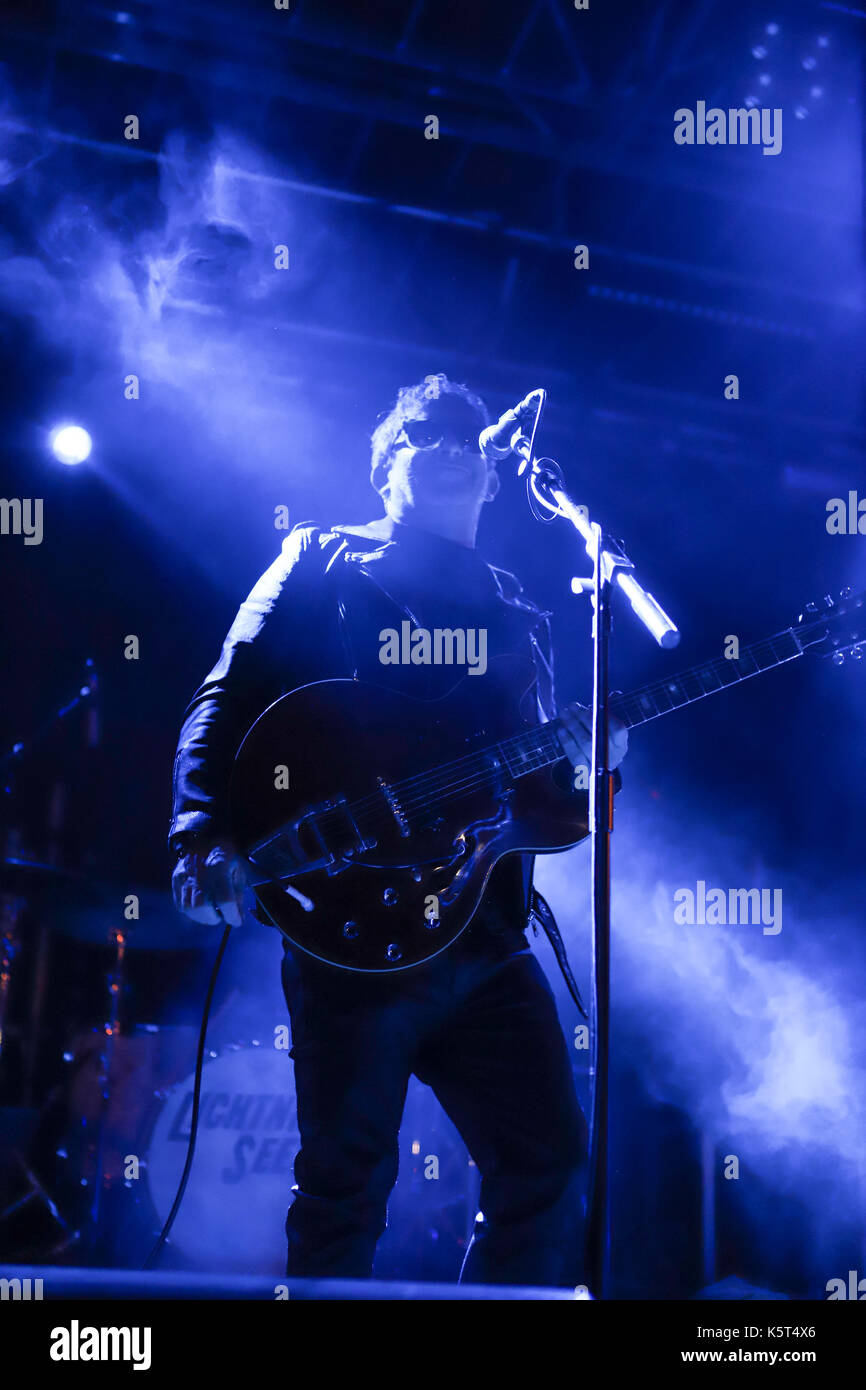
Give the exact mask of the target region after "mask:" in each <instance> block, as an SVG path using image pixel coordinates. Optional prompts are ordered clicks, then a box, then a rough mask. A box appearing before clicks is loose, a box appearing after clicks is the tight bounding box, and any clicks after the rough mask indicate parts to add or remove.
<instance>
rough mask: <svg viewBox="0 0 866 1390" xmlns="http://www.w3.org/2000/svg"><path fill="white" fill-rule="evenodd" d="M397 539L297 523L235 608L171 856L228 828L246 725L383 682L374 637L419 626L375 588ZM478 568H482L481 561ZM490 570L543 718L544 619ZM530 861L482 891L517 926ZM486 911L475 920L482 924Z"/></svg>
mask: <svg viewBox="0 0 866 1390" xmlns="http://www.w3.org/2000/svg"><path fill="white" fill-rule="evenodd" d="M395 532H396V533H397V534H398V535H401V536H402V537H403V538H405V536H406V528H405V527H403V528H400V527H399V526H398V527H396V528H395V524H394V523H393V522H392V521H391V520H390V518H387V517H385V518H382V519H381V520H379V521H375V522H372V523H370V524H369V525H365V526H336V527H333V528H332V529H331V530H329V531H323V530H321V529H319V528H318V527H316V526H314V525H311V524H302V525H300V526H296V527H295V528H294V530H293V531H292V532H291V533H290V534H289V535H288V536H287V537H286V539H285V541H284V542H283V546H282V550H281V553H280V555H279V556H278V557H277V559H276V560H275V561H274V563H273V564H272V565H271V566H270V568H269V569H267V570H266V571H265V573H264V574H263V575H262V577H261V578H260V579H259V581H258V583H257V584H256V585H255V587H254V589H253V590H252V592H251V593H250V595H249V597H248V598H247V599H246V600H245V601H244V603H242V604H241V607H240V609H239V611H238V614H237V616H236V618H235V620H234V622H233V623H232V626H231V629H230V630H229V633H228V635H227V637H226V639H225V642H224V643H223V648H222V652H221V654H220V658H219V660H218V662H217V664H216V665H215V666H214V668H213V670H212V671H210V672H209V674H208V675H207V676H206V678H205V680H204V681H203V682H202V684H201V685H200V686H199V688H198V690H197V691H196V692H195V694H194V696H193V698H192V700H191V701H190V703H189V705H188V707H187V710H186V713H185V716H184V721H183V727H182V729H181V733H180V738H179V742H178V748H177V754H176V757H175V762H174V778H173V807H172V820H171V826H170V830H169V842H170V844H171V845H172V847H173V848H180V847H181V845H182V844H183V843H184V842H185V841H186V840H188V839H189V838H190V837H195V836H199V835H204V836H217V835H224V834H227V833H228V832H229V823H228V786H229V779H230V773H231V767H232V762H233V759H234V756H235V753H236V752H237V749H238V747H239V745H240V743H241V741H242V739H243V737H244V735H245V734H246V732H247V730H248V729H249V727H250V726H251V725H252V724H253V722H254V721H255V720H256V719H257V718H258V716H259V715H260V714H261V713H262V711H263V710H264V709H266V708H267V706H268V705H270V704H271V703H272V702H273V701H274V700H276V699H278V698H279V696H280V695H282V694H285V693H286V692H287V691H289V690H292V689H294V688H296V687H297V686H300V685H305V684H308V683H309V682H311V681H317V680H325V679H329V678H334V677H339V676H342V677H345V676H354V677H356V678H360V679H370V680H376V681H378V682H379V683H381V682H382V673H383V668H382V667H381V665H380V664H378V661H376V662H375V664H372V665H371V664H369V663H370V661H371V658H372V654H373V653H374V652H375V651H376V650H377V648H378V642H377V641H374V635H375V634H378V632H379V630H380V629H381V627H383V626H387V625H390V626H394V627H397V628H398V629H399V625H400V622H401V621H402V620H403V619H405V618H406V617H407V616H408V617H409V618H410V619H415V615H414V614H413V613H412V612H411V610H410V609H409V608H408V607H407V606H406V605H405V603H404V602H403V601H402V600H401V598H399V597H395V596H394V595H392V594H391V593H390V592H389V590H388V588H387V587H386V584H385V583H384V582H383V579H384V575H385V574H386V573H387V572H388V571H389V568H390V569H393V566H392V565H391V566H389V563H388V561H389V551H390V550H391V549H392V547H393V546H394V544H395V541H394V536H395ZM422 537H423V533H422ZM422 537H418V535H417V533H415V536H414V537H413V541H412V546H413V550H414V547H415V546H416V545H419V544H420V545H422V546H423V544H424V541H423V539H422ZM445 544H446V545H448V544H450V543H447V542H446V543H445ZM473 554H474V552H473ZM390 558H391V559H393V557H390ZM477 564H478V566H479V567H480V568H482V569H483V568H484V567H483V562H480V561H477ZM486 569H487V570H488V571H489V574H490V577H491V580H492V584H491V602H492V608H490V610H489V611H491V612H492V613H493V617H494V619H495V620H496V626H497V628H499V630H500V638H499V640H500V645H502V646H503V648H504V649H505V650H511V651H519V650H525V651H526V652H527V654H528V655H531V656H532V659H533V661H534V664H535V670H536V686H535V696H536V700H537V717H538V718H539V719H541V720H547V719H551V718H553V717H554V716H555V714H556V701H555V693H554V682H553V657H552V651H551V639H550V622H549V619H550V614H549V613H546V612H544V611H543V610H541V609H539V608H538V607H536V605H535V604H533V603H531V602H530V601H529V600H528V599H527V598H526V597H524V595H523V593H522V589H521V586H520V583H519V582H518V580H517V579H516V578H515V577H514V575H512V574H510V573H509V572H508V571H506V570H501V569H497V568H494V567H493V566H487V567H486ZM415 622H416V623H417V619H415ZM365 658H366V663H367V664H365ZM439 670H440V672H441V668H439ZM453 679H454V677H453V675H452V676H450V682H451V683H453ZM617 781H618V779H617ZM532 863H533V858H532V856H530V855H520V856H518V855H513V856H509V858H508V859H506V860H505V861H502V862H501V863H500V864H499V865H498V866H497V869H496V870H495V871H494V875H493V876H491V880H490V884H489V886H488V890H487V892H486V894H485V903H488V900H492V898H495V896H496V890H495V887H494V879H496V876H497V875H498V876H499V877H498V886H499V889H500V890H501V889H502V888H503V887H504V886H506V887H507V889H508V890H509V891H510V896H511V898H512V900H515V899H516V901H514V903H513V905H514V909H515V911H516V914H517V916H516V918H514V919H513V920H512V923H511V925H512V926H513V925H515V924H516V922H517V920H519V922H520V929H521V930H522V929H523V927H525V925H526V921H527V916H528V912H529V907H530V894H531V883H532ZM500 871H502V872H500ZM515 875H516V876H515ZM500 897H501V891H500ZM485 903H483V904H482V907H481V908H480V909H479V913H478V914H477V915H478V916H479V917H481V918H482V920H483V918H484V906H485Z"/></svg>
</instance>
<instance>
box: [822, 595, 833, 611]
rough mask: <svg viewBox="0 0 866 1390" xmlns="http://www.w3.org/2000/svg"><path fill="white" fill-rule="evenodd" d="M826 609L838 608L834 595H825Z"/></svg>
mask: <svg viewBox="0 0 866 1390" xmlns="http://www.w3.org/2000/svg"><path fill="white" fill-rule="evenodd" d="M824 607H825V608H835V607H836V604H835V602H834V600H833V595H832V594H825V595H824Z"/></svg>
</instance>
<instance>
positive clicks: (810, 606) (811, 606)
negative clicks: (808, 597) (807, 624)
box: [806, 603, 818, 613]
mask: <svg viewBox="0 0 866 1390" xmlns="http://www.w3.org/2000/svg"><path fill="white" fill-rule="evenodd" d="M806 612H807V613H817V612H818V605H817V603H807V604H806Z"/></svg>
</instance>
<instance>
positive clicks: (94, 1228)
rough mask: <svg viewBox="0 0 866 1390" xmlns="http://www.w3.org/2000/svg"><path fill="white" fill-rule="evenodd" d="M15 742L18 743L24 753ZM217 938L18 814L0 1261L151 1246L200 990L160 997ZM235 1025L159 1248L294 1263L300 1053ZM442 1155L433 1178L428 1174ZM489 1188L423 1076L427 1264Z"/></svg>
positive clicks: (410, 1161)
mask: <svg viewBox="0 0 866 1390" xmlns="http://www.w3.org/2000/svg"><path fill="white" fill-rule="evenodd" d="M92 683H93V684H95V681H94V682H92ZM64 708H65V710H66V711H68V709H69V708H71V706H66V707H64ZM21 751H22V746H21V745H17V746H16V749H15V750H13V752H14V759H15V762H16V764H17V762H18V761H20V756H21ZM5 761H6V762H8V759H7V760H5ZM3 764H4V760H3V759H0V770H2V771H5V770H6V769H5V767H4V766H3ZM5 790H6V791H7V798H6V805H7V807H8V806H9V804H10V801H9V797H8V786H7V787H6V788H5ZM7 822H8V817H7ZM131 902H134V904H135V907H134V909H133V910H132V911H130V910H129V904H130V903H131ZM214 946H215V942H214V936H213V931H212V929H209V928H207V927H196V926H195V925H194V924H192V923H190V922H189V921H188V920H187V919H185V918H183V917H181V916H180V914H178V913H177V912H176V910H175V909H174V908H173V906H172V904H171V900H170V897H169V895H168V893H155V892H152V891H151V890H149V889H140V890H138V891H136V892H134V893H131V892H130V890H129V889H128V888H123V889H120V888H118V887H117V886H115V885H111V884H105V883H102V882H97V881H95V880H94V879H92V878H89V877H88V876H87V875H85V874H81V873H77V872H74V871H71V870H69V869H66V868H60V867H58V866H57V864H55V863H53V862H45V861H43V860H42V859H39V858H37V857H35V856H33V855H31V854H30V853H28V852H27V848H26V846H25V844H24V840H23V836H22V835H21V834H20V833H15V832H10V831H9V829H8V828H7V830H6V842H5V854H4V855H3V856H2V857H0V1262H3V1261H20V1260H22V1259H23V1260H25V1261H26V1262H27V1263H42V1262H45V1263H76V1264H101V1265H109V1266H114V1267H118V1266H119V1267H130V1268H134V1267H140V1266H141V1265H142V1263H143V1261H144V1259H145V1257H146V1255H147V1253H148V1251H149V1250H150V1248H151V1246H152V1245H153V1242H154V1239H155V1238H156V1236H157V1235H158V1234H159V1231H160V1230H161V1228H162V1226H163V1223H164V1222H165V1220H166V1218H167V1216H168V1214H169V1211H170V1209H171V1206H172V1203H173V1201H174V1197H175V1192H176V1189H177V1184H178V1181H179V1179H180V1175H181V1172H182V1169H183V1166H184V1161H185V1158H186V1153H187V1145H188V1140H189V1120H190V1112H191V1107H192V1098H193V1079H194V1060H195V1052H196V1045H197V1041H198V1023H197V1021H195V1015H196V1009H195V1007H193V1008H191V1009H190V1008H187V1011H186V1012H185V1013H184V1014H183V1015H182V1017H183V1021H182V1022H178V1021H177V1018H178V1014H177V1013H174V1014H172V1013H171V1012H169V1011H168V1005H170V1004H172V1003H174V1002H176V1000H177V997H178V995H180V997H181V998H182V999H183V1002H184V1003H185V1004H186V1005H187V1006H188V1005H189V986H188V978H186V979H185V978H184V972H186V976H187V977H188V976H189V972H190V969H191V968H193V969H194V968H195V966H196V963H197V962H199V963H200V961H201V959H202V953H206V954H207V955H208V956H212V954H213V950H214ZM190 961H192V967H191V966H190ZM172 987H174V990H175V993H174V995H173V994H172ZM202 1002H203V991H202ZM225 1012H228V1014H229V1018H228V1019H226V1017H225V1016H223V1017H222V1018H220V1012H219V1011H218V1013H217V1015H216V1017H215V1018H214V1019H213V1020H212V1030H211V1031H212V1033H213V1024H217V1023H219V1024H220V1027H219V1029H218V1030H217V1031H218V1032H219V1035H220V1038H221V1039H222V1038H225V1037H226V1036H230V1034H229V1033H228V1032H227V1029H226V1026H225V1025H226V1023H228V1024H229V1027H230V1025H231V1018H230V1014H231V1010H230V1009H229V1007H228V1005H226V1006H225V1008H224V1011H223V1014H224V1015H225ZM241 1036H242V1039H243V1040H242V1041H240V1042H231V1043H221V1045H220V1046H219V1047H217V1048H215V1049H212V1050H210V1051H208V1052H206V1054H205V1064H204V1071H203V1079H202V1090H201V1105H200V1118H199V1129H198V1135H197V1142H196V1151H195V1159H194V1162H193V1166H192V1172H191V1175H190V1179H189V1183H188V1186H187V1189H186V1192H185V1194H184V1199H183V1202H182V1204H181V1207H180V1211H179V1214H178V1216H177V1219H176V1221H175V1224H174V1226H173V1228H172V1232H171V1237H170V1240H169V1242H168V1244H167V1245H166V1247H165V1249H164V1251H163V1254H162V1257H161V1261H160V1263H161V1264H162V1266H163V1267H176V1268H185V1269H198V1270H211V1271H225V1272H229V1271H237V1272H245V1273H266V1272H272V1273H274V1274H275V1275H277V1276H279V1275H281V1274H282V1273H283V1272H284V1268H285V1255H286V1243H285V1234H284V1227H285V1216H286V1209H287V1207H288V1204H289V1200H290V1195H291V1186H292V1169H293V1164H294V1159H295V1155H296V1153H297V1150H298V1148H299V1146H300V1141H299V1137H298V1132H297V1119H296V1104H295V1089H294V1068H293V1065H292V1063H291V1060H290V1057H289V1054H288V1052H287V1051H286V1050H284V1049H281V1048H280V1047H278V1046H276V1045H275V1040H274V1038H273V1037H270V1038H267V1039H266V1040H264V1041H263V1040H260V1039H255V1038H251V1037H250V1036H249V1034H248V1032H246V1029H245V1030H244V1033H242V1034H241ZM431 1154H432V1155H436V1157H437V1164H436V1165H435V1167H436V1172H437V1181H436V1182H428V1181H426V1178H427V1177H429V1176H430V1171H431V1167H432V1166H433V1165H431V1164H430V1163H429V1161H428V1160H429V1156H430V1155H431ZM477 1193H478V1182H477V1172H476V1170H475V1168H474V1165H473V1164H472V1163H471V1161H470V1160H469V1157H468V1155H467V1154H466V1151H465V1148H464V1147H463V1145H462V1143H461V1141H460V1139H459V1136H458V1135H457V1133H456V1131H455V1130H453V1127H452V1126H451V1125H450V1124H449V1122H448V1120H447V1119H446V1117H445V1116H444V1115H443V1114H442V1112H441V1111H440V1110H439V1107H438V1105H436V1103H435V1102H434V1101H433V1100H432V1097H431V1095H430V1092H429V1091H428V1090H427V1088H426V1087H422V1086H421V1083H420V1082H417V1081H416V1080H415V1079H414V1078H413V1081H412V1084H411V1086H410V1090H409V1097H408V1100H407V1106H406V1111H405V1114H404V1124H403V1128H402V1130H401V1135H400V1178H399V1180H398V1184H397V1187H396V1189H395V1192H394V1195H393V1198H392V1205H391V1211H392V1214H393V1213H395V1212H399V1224H400V1225H401V1226H404V1227H405V1234H406V1235H407V1236H409V1237H410V1240H412V1241H413V1243H414V1242H415V1239H416V1238H417V1237H420V1238H421V1240H422V1241H423V1242H424V1243H425V1244H426V1247H427V1249H428V1252H429V1254H430V1259H431V1260H432V1264H431V1263H430V1261H428V1265H427V1268H428V1270H432V1271H433V1272H432V1273H428V1275H427V1277H439V1275H438V1273H437V1260H438V1261H440V1263H441V1261H442V1259H443V1258H445V1260H446V1264H445V1265H444V1266H442V1267H443V1270H444V1271H446V1272H444V1273H443V1275H442V1277H451V1275H450V1274H449V1273H448V1272H447V1270H448V1269H449V1266H448V1263H447V1260H448V1252H449V1251H450V1252H451V1253H450V1264H451V1265H454V1264H455V1262H456V1264H457V1266H458V1267H459V1260H460V1258H461V1247H463V1245H464V1243H465V1238H466V1235H467V1233H468V1231H469V1229H470V1228H471V1224H472V1218H473V1217H474V1213H475V1210H476V1208H477V1199H478V1198H477ZM407 1243H408V1242H407ZM387 1244H388V1242H387V1240H386V1241H385V1246H386V1247H387ZM383 1258H384V1260H385V1262H386V1268H385V1271H384V1276H383V1277H386V1276H387V1275H389V1274H391V1273H395V1274H396V1273H397V1272H399V1268H400V1266H401V1263H402V1261H403V1253H402V1251H401V1250H400V1249H398V1248H395V1249H394V1250H393V1251H392V1252H390V1253H389V1251H388V1249H387V1248H385V1249H384V1251H383ZM389 1266H390V1267H389Z"/></svg>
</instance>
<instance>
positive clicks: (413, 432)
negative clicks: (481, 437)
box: [394, 420, 481, 454]
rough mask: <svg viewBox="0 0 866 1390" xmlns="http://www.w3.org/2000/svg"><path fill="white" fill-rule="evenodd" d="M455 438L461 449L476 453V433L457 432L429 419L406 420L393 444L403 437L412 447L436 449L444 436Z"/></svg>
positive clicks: (477, 448) (478, 451) (478, 450)
mask: <svg viewBox="0 0 866 1390" xmlns="http://www.w3.org/2000/svg"><path fill="white" fill-rule="evenodd" d="M446 437H447V438H451V439H455V438H456V440H457V442H458V444H459V445H460V447H461V449H463V451H464V452H465V453H468V454H478V453H480V452H481V450H480V449H479V447H478V435H477V434H457V433H456V431H455V430H453V429H451V428H450V426H448V425H444V426H443V425H437V424H435V423H434V422H433V421H431V420H406V421H405V422H404V424H403V428H402V429H401V431H400V433H399V434H398V435H397V439H396V440H395V441H394V442H395V444H396V443H397V442H398V441H399V440H400V439H401V438H405V439H406V442H407V443H408V445H409V447H410V448H412V449H436V448H438V447H439V445H440V444H441V443H442V441H443V440H444V439H445V438H446Z"/></svg>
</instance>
